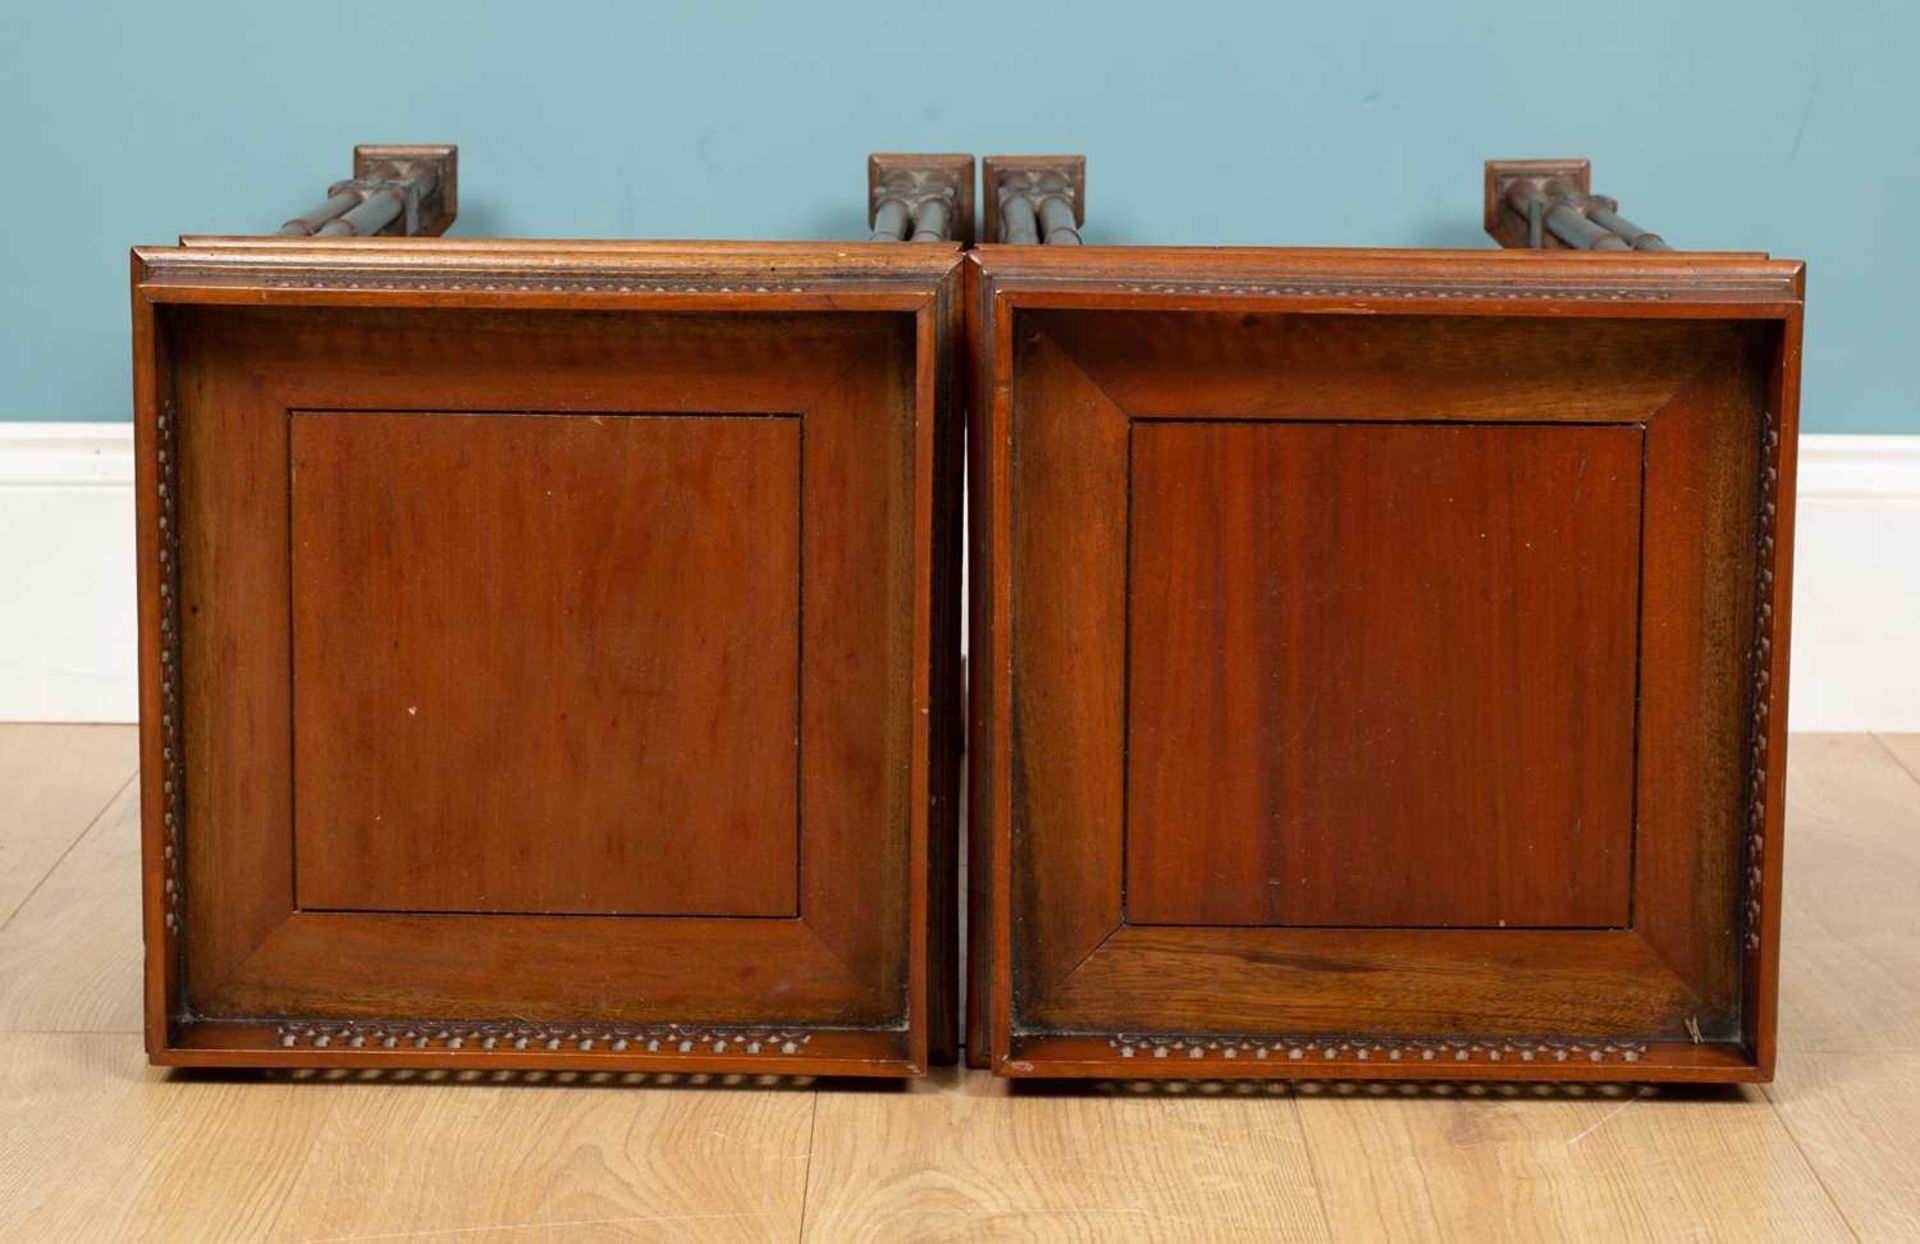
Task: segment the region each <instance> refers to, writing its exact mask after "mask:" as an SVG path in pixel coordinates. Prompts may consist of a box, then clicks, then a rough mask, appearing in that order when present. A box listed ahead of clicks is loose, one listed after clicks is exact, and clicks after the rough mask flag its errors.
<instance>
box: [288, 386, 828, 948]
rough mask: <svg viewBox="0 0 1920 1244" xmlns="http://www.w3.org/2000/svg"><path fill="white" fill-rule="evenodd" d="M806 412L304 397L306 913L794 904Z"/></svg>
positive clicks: (761, 911)
mask: <svg viewBox="0 0 1920 1244" xmlns="http://www.w3.org/2000/svg"><path fill="white" fill-rule="evenodd" d="M800 422H801V421H800V419H799V418H797V417H792V416H759V415H721V416H684V415H646V416H641V415H593V416H588V417H586V418H576V417H574V416H571V415H564V414H546V415H534V414H480V415H454V414H445V413H414V414H391V413H380V412H364V413H353V412H310V411H300V412H296V413H295V414H294V415H293V416H292V429H291V434H290V442H289V443H290V447H291V452H292V455H293V472H292V500H291V506H292V512H291V522H292V532H293V548H292V565H291V571H290V572H291V577H292V591H293V605H292V612H293V671H294V673H293V737H294V747H293V762H294V774H293V789H294V808H293V818H294V870H295V872H294V875H295V901H296V902H297V903H298V904H299V906H300V907H301V908H303V909H307V910H326V909H341V910H366V911H475V912H479V911H485V912H523V913H540V912H572V913H603V914H609V915H711V916H789V917H791V916H797V915H798V914H799V885H798V877H797V870H798V864H799V822H798V811H799V799H798V792H799V786H800V781H799V779H800V749H799V742H800V728H799V726H800V723H799V721H798V720H797V714H796V708H797V706H798V703H799V701H798V698H797V696H798V688H799V675H800V643H801V640H800V611H801V592H800V500H801V487H800V456H801V454H800ZM450 502H451V503H450ZM726 619H753V623H752V625H751V626H741V625H723V624H721V623H720V620H726Z"/></svg>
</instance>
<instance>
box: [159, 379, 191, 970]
mask: <svg viewBox="0 0 1920 1244" xmlns="http://www.w3.org/2000/svg"><path fill="white" fill-rule="evenodd" d="M178 423H179V415H178V413H177V410H176V408H175V405H174V400H173V398H172V397H171V396H169V397H168V398H166V400H165V401H164V402H163V403H162V404H161V407H160V414H159V418H158V419H157V421H156V422H155V427H154V431H155V437H154V441H155V452H156V456H157V460H156V462H155V464H154V466H155V471H154V480H155V488H156V490H157V495H156V498H155V502H156V504H155V507H154V513H155V516H156V521H157V524H158V526H159V533H158V534H159V538H158V540H156V542H155V548H156V550H157V554H156V556H157V558H158V561H159V574H158V575H157V576H156V578H157V579H158V580H159V584H160V589H159V590H160V607H159V609H158V610H157V611H156V612H157V613H158V614H159V619H160V644H159V649H160V831H161V832H160V844H161V845H160V856H161V863H160V887H161V911H162V922H163V924H164V925H165V927H166V933H167V936H168V937H173V938H177V937H178V935H179V933H180V930H181V927H182V925H183V922H184V918H185V912H186V883H185V877H186V868H185V861H184V859H183V855H184V853H185V843H184V830H185V826H186V765H185V758H184V756H183V754H182V753H183V750H184V749H183V748H182V746H181V721H180V704H181V692H180V521H179V520H180V515H179V507H178V496H179V491H180V485H179V478H180V472H179V428H178Z"/></svg>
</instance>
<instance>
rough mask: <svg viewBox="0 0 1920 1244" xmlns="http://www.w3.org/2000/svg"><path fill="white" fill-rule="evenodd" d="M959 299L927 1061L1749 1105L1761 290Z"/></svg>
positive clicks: (1181, 277)
mask: <svg viewBox="0 0 1920 1244" xmlns="http://www.w3.org/2000/svg"><path fill="white" fill-rule="evenodd" d="M1567 227H1568V228H1569V230H1570V231H1577V226H1575V225H1573V224H1572V223H1569V224H1568V225H1567ZM1609 236H1613V235H1609ZM1613 249H1625V248H1624V247H1621V246H1616V247H1615V248H1613ZM1648 249H1649V250H1651V249H1652V248H1648ZM968 277H969V282H970V291H969V296H968V302H969V313H970V315H971V316H972V317H973V320H972V323H973V328H972V332H973V337H974V343H975V366H976V368H977V373H976V377H975V383H974V386H973V392H974V393H975V395H976V402H975V405H974V407H973V410H972V412H971V418H972V420H973V432H972V438H971V450H970V453H971V457H972V461H971V486H972V497H973V511H972V518H973V525H972V533H973V535H972V538H973V542H974V543H973V558H974V561H973V565H974V571H973V577H972V583H973V621H972V651H971V656H970V659H971V668H972V680H973V697H974V713H973V719H972V744H971V757H972V766H973V791H972V799H971V816H972V844H973V845H972V848H971V852H972V853H971V862H972V877H973V885H974V894H973V907H972V911H973V915H974V925H973V933H972V961H971V962H972V967H971V982H972V990H971V1000H972V1007H971V1010H972V1016H971V1020H970V1036H969V1056H970V1058H972V1059H973V1060H974V1061H976V1062H979V1063H983V1064H985V1065H990V1066H992V1067H993V1068H994V1069H995V1070H996V1071H998V1072H999V1073H1001V1074H1003V1075H1012V1076H1209V1077H1211V1076H1302V1075H1307V1076H1321V1077H1325V1076H1336V1077H1348V1076H1364V1077H1383V1076H1391V1077H1409V1076H1424V1077H1449V1078H1457V1077H1497V1078H1509V1079H1510V1078H1539V1077H1567V1078H1581V1079H1598V1078H1608V1079H1613V1078H1621V1079H1672V1080H1746V1079H1763V1078H1766V1077H1768V1076H1769V1075H1770V1074H1771V1068H1772V1065H1773V1058H1774V1050H1773V1030H1774V1007H1775V978H1776V964H1777V956H1778V922H1779V894H1780V890H1779V839H1780V830H1781V799H1782V790H1783V770H1784V765H1783V764H1782V763H1781V757H1782V748H1783V745H1784V741H1785V733H1784V732H1785V725H1786V723H1785V713H1784V700H1783V695H1784V687H1785V662H1786V651H1787V643H1786V610H1787V602H1788V588H1787V583H1788V561H1789V543H1790V542H1789V539H1788V535H1789V533H1790V530H1791V521H1792V519H1791V515H1792V505H1793V469H1792V446H1793V443H1794V436H1795V427H1796V405H1797V394H1798V375H1799V357H1800V325H1801V298H1802V295H1801V290H1802V276H1801V269H1800V265H1799V264H1797V263H1793V262H1786V261H1770V260H1767V259H1764V258H1762V257H1757V256H1743V255H1736V256H1706V255H1674V254H1664V253H1642V254H1628V255H1621V254H1576V253H1572V252H1570V251H1568V250H1564V249H1563V250H1553V251H1540V252H1535V253H1521V252H1514V251H1505V252H1493V253H1486V254H1479V253H1468V252H1412V251H1400V252H1395V251H1378V252H1366V251H1287V250H1205V251H1202V250H1161V249H1143V248H1118V247H1112V248H1107V247H1065V248H1058V247H1051V246H1027V247H995V246H988V247H984V248H982V249H980V250H978V251H975V252H974V253H973V255H972V257H971V260H970V263H969V267H968Z"/></svg>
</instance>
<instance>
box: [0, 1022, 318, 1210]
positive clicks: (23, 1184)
mask: <svg viewBox="0 0 1920 1244" xmlns="http://www.w3.org/2000/svg"><path fill="white" fill-rule="evenodd" d="M143 1064H144V1060H143V1057H142V1051H141V1044H140V1039H139V1038H138V1037H136V1036H131V1035H128V1036H113V1035H76V1034H70V1033H62V1034H58V1035H51V1034H15V1033H9V1034H3V1035H0V1113H3V1114H4V1117H5V1118H6V1120H7V1126H6V1127H4V1128H0V1204H4V1205H5V1206H6V1207H7V1209H6V1213H5V1215H4V1222H3V1223H0V1235H4V1237H5V1238H6V1239H9V1240H13V1239H18V1240H54V1239H74V1240H107V1239H114V1240H121V1239H194V1240H257V1239H260V1238H262V1237H263V1236H264V1235H265V1234H266V1232H267V1231H268V1230H269V1229H270V1228H271V1226H272V1224H273V1221H274V1220H275V1219H276V1218H277V1217H278V1216H279V1213H280V1209H281V1206H282V1204H283V1202H284V1201H285V1198H286V1193H287V1190H288V1188H289V1186H290V1185H291V1183H292V1181H293V1179H294V1177H295V1175H296V1174H297V1173H298V1172H299V1171H300V1170H301V1169H303V1164H304V1161H305V1159H306V1157H307V1154H308V1150H309V1149H310V1148H311V1146H312V1144H313V1142H314V1140H315V1138H316V1136H317V1135H318V1130H319V1124H320V1121H321V1120H322V1119H324V1118H325V1117H326V1116H327V1115H328V1113H330V1111H331V1109H332V1104H333V1103H332V1100H331V1098H330V1097H329V1096H328V1095H327V1094H325V1093H319V1092H315V1091H313V1090H312V1088H310V1087H308V1086H302V1085H296V1084H292V1083H288V1082H285V1081H281V1082H271V1081H245V1080H234V1081H211V1080H205V1079H195V1080H175V1079H171V1078H169V1077H167V1076H166V1075H164V1074H163V1073H161V1072H159V1071H155V1070H152V1069H149V1068H147V1067H145V1066H144V1065H143Z"/></svg>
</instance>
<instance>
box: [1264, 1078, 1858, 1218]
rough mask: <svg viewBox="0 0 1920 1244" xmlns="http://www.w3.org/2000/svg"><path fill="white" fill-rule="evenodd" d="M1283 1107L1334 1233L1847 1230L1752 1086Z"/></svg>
mask: <svg viewBox="0 0 1920 1244" xmlns="http://www.w3.org/2000/svg"><path fill="white" fill-rule="evenodd" d="M1298 1108H1299V1113H1300V1119H1301V1122H1302V1125H1303V1127H1304V1130H1305V1134H1306V1138H1307V1144H1308V1147H1309V1152H1311V1154H1312V1155H1313V1166H1314V1175H1315V1178H1316V1180H1317V1181H1318V1184H1319V1187H1320V1190H1321V1196H1322V1199H1323V1200H1324V1202H1325V1204H1326V1210H1327V1218H1328V1221H1329V1223H1330V1225H1331V1227H1332V1230H1333V1234H1334V1235H1335V1236H1336V1237H1337V1238H1340V1239H1352V1240H1381V1241H1386V1240H1439V1239H1449V1240H1454V1239H1457V1240H1475V1241H1486V1240H1515V1241H1522V1240H1547V1239H1553V1240H1594V1241H1600V1240H1607V1241H1613V1240H1677V1239H1690V1240H1695V1239H1711V1240H1730V1241H1731V1240H1739V1241H1752V1240H1793V1241H1809V1240H1844V1239H1847V1238H1849V1236H1848V1231H1847V1227H1846V1224H1845V1222H1844V1221H1842V1219H1841V1217H1840V1214H1839V1212H1838V1210H1836V1209H1835V1207H1834V1205H1833V1203H1832V1202H1831V1201H1830V1200H1829V1199H1828V1198H1827V1195H1826V1193H1825V1192H1824V1191H1822V1189H1821V1187H1820V1184H1819V1181H1818V1180H1817V1179H1816V1178H1815V1177H1814V1173H1813V1171H1812V1170H1811V1169H1810V1168H1809V1167H1808V1165H1807V1163H1806V1161H1805V1159H1803V1158H1802V1157H1801V1155H1800V1151H1799V1149H1798V1148H1797V1147H1796V1146H1795V1144H1794V1142H1793V1138H1792V1137H1791V1136H1790V1135H1788V1133H1787V1130H1786V1128H1785V1126H1784V1125H1783V1124H1782V1123H1781V1121H1780V1119H1779V1118H1778V1117H1777V1116H1776V1115H1775V1114H1774V1112H1773V1109H1772V1107H1771V1106H1770V1105H1769V1104H1768V1103H1767V1101H1766V1099H1765V1098H1764V1097H1762V1096H1760V1095H1759V1094H1758V1093H1757V1092H1754V1091H1752V1090H1723V1091H1716V1092H1715V1093H1714V1094H1713V1095H1711V1096H1706V1097H1701V1096H1689V1095H1684V1094H1679V1093H1674V1092H1672V1091H1669V1093H1668V1095H1666V1096H1661V1095H1658V1094H1656V1093H1654V1092H1653V1091H1652V1090H1646V1089H1635V1088H1631V1087H1622V1088H1621V1089H1619V1090H1618V1091H1617V1092H1616V1093H1601V1092H1598V1091H1597V1090H1593V1089H1581V1088H1579V1087H1577V1086H1576V1087H1572V1088H1560V1089H1548V1088H1546V1087H1545V1086H1542V1087H1541V1088H1540V1089H1539V1090H1538V1091H1537V1092H1536V1091H1535V1090H1531V1089H1519V1088H1512V1087H1508V1088H1507V1089H1505V1090H1502V1089H1499V1088H1480V1089H1473V1090H1465V1089H1462V1090H1457V1091H1455V1092H1453V1093H1449V1094H1439V1093H1430V1094H1429V1095H1425V1096H1411V1097H1406V1098H1400V1097H1398V1096H1397V1095H1396V1094H1395V1093H1394V1091H1393V1090H1392V1089H1390V1088H1388V1087H1386V1086H1380V1085H1368V1086H1364V1088H1363V1089H1356V1088H1354V1086H1342V1087H1341V1089H1339V1090H1335V1089H1333V1088H1331V1087H1330V1088H1328V1089H1327V1090H1325V1091H1322V1092H1320V1093H1317V1094H1311V1093H1310V1094H1303V1095H1302V1096H1301V1097H1300V1099H1299V1101H1298Z"/></svg>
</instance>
